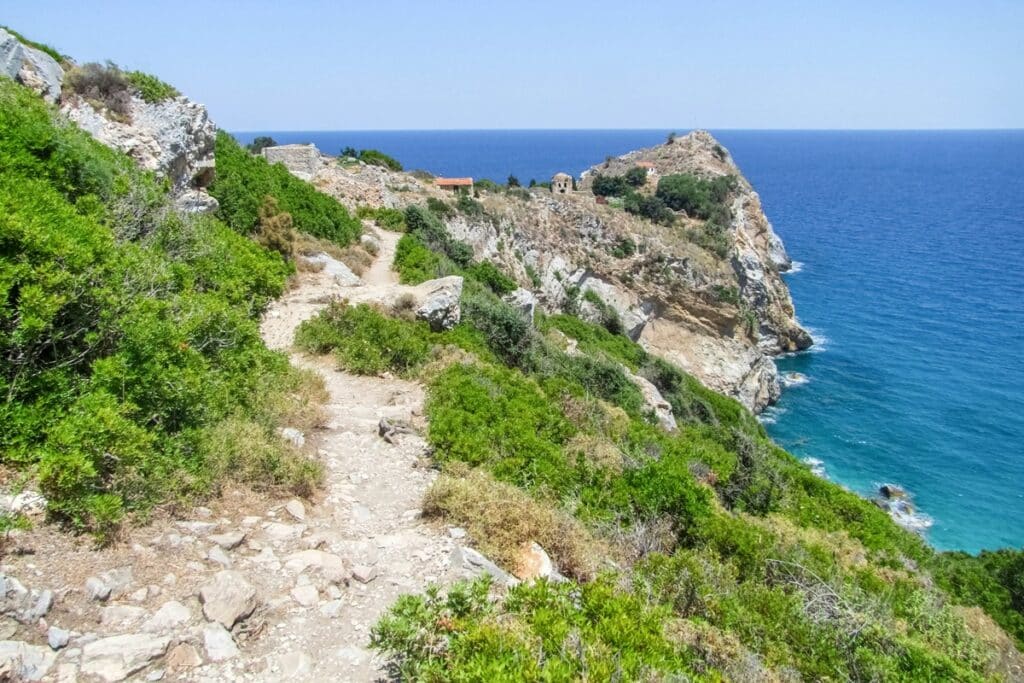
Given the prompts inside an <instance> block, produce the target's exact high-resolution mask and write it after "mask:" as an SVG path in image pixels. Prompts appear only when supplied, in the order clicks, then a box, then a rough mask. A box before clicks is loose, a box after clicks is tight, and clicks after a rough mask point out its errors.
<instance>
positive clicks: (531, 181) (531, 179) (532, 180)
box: [530, 178, 575, 189]
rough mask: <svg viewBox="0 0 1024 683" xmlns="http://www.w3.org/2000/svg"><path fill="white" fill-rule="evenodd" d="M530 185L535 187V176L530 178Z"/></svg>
mask: <svg viewBox="0 0 1024 683" xmlns="http://www.w3.org/2000/svg"><path fill="white" fill-rule="evenodd" d="M574 182H575V181H574ZM530 187H537V179H536V178H530ZM573 189H575V188H573Z"/></svg>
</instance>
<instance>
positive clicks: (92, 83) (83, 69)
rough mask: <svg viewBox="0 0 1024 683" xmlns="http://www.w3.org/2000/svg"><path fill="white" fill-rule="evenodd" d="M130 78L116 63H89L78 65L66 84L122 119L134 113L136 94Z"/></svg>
mask: <svg viewBox="0 0 1024 683" xmlns="http://www.w3.org/2000/svg"><path fill="white" fill-rule="evenodd" d="M129 86H130V84H129V81H128V78H127V77H126V76H125V74H124V72H123V71H121V69H119V68H118V67H117V65H116V64H114V63H113V62H107V63H106V64H99V63H97V62H89V63H87V64H82V65H81V66H76V67H75V68H73V69H71V70H70V71H68V72H67V74H65V76H64V87H65V89H67V90H68V91H70V92H73V93H75V94H76V95H80V96H81V97H82V98H84V99H85V100H86V101H88V102H89V103H90V104H92V105H93V106H95V107H99V108H102V109H106V110H107V111H108V112H109V113H110V115H111V116H113V117H114V118H116V119H118V120H126V119H127V117H128V115H129V114H130V112H131V101H132V93H131V89H130V87H129Z"/></svg>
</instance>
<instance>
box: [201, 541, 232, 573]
mask: <svg viewBox="0 0 1024 683" xmlns="http://www.w3.org/2000/svg"><path fill="white" fill-rule="evenodd" d="M206 559H207V560H209V561H210V562H216V563H217V564H219V565H220V566H222V567H224V568H225V569H227V568H228V567H230V566H231V558H230V557H228V555H227V553H225V552H224V550H223V549H222V548H221V547H220V546H217V545H215V546H213V547H212V548H210V549H209V550H208V551H207V552H206Z"/></svg>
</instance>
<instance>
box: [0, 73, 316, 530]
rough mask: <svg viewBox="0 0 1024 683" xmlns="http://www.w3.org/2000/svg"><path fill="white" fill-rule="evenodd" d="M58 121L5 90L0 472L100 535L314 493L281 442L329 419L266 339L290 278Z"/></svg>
mask: <svg viewBox="0 0 1024 683" xmlns="http://www.w3.org/2000/svg"><path fill="white" fill-rule="evenodd" d="M52 116H53V115H52V114H51V111H50V110H49V109H47V107H46V106H45V105H44V104H43V103H42V101H40V100H39V99H38V98H36V97H35V96H34V95H33V94H32V93H31V92H30V91H28V90H27V89H25V88H22V87H21V86H19V85H16V84H14V83H13V82H11V81H0V245H2V249H0V253H2V255H3V258H2V259H0V292H2V294H3V295H2V296H0V302H2V303H0V357H2V358H3V363H2V364H0V393H2V395H3V396H4V398H3V401H2V402H0V420H2V421H3V424H4V429H3V430H2V433H0V452H2V453H3V463H4V465H5V466H7V467H16V468H23V469H25V470H26V471H27V473H28V475H29V476H33V475H34V476H36V477H37V478H38V483H39V486H40V488H41V490H42V492H43V494H44V495H45V496H46V497H47V499H48V508H47V509H48V512H49V514H50V516H51V517H52V518H53V519H56V520H58V521H61V522H65V523H67V524H68V525H69V526H71V527H72V528H74V529H80V530H89V531H93V532H95V533H96V534H97V535H98V536H99V537H100V538H108V537H109V535H110V534H111V533H112V532H113V531H114V530H115V529H116V528H117V525H118V524H119V523H120V522H121V521H122V520H123V519H124V518H125V517H126V516H127V515H137V514H144V513H146V511H148V510H149V509H151V508H152V506H154V505H158V504H161V503H166V502H174V501H181V500H189V499H192V498H194V497H196V496H202V495H206V494H208V493H211V492H213V491H215V490H216V489H217V487H218V486H219V485H220V482H222V481H223V480H225V479H226V478H233V477H237V478H247V479H250V480H251V482H252V483H253V484H255V485H256V486H261V487H269V486H287V487H290V488H292V489H293V490H296V491H300V492H308V491H309V489H310V487H311V485H312V483H313V482H314V481H315V479H316V476H317V468H316V467H314V466H312V465H310V464H309V463H308V461H305V460H304V458H303V457H301V456H300V455H299V454H298V453H297V452H293V451H292V450H290V448H289V447H288V446H287V445H286V444H285V443H284V442H283V441H282V440H281V439H280V438H278V437H277V436H276V434H275V433H274V429H275V428H276V427H277V426H278V424H280V422H281V421H282V420H289V421H292V422H293V423H294V424H296V426H299V427H308V426H310V425H311V424H312V423H313V422H314V421H315V420H316V419H317V418H316V416H315V413H316V410H315V407H313V406H311V405H309V404H308V402H307V401H305V400H304V399H300V398H298V396H299V395H300V394H301V393H303V392H304V391H306V390H308V389H309V388H310V387H311V386H312V384H311V381H310V379H309V378H308V377H306V376H304V375H302V374H301V373H298V371H295V370H293V369H292V368H291V367H290V366H289V365H288V362H287V359H286V358H285V357H284V356H283V355H281V354H277V353H272V352H270V351H268V350H267V349H266V347H265V346H263V344H262V342H261V340H260V337H259V333H258V327H257V316H258V315H259V313H260V312H261V311H262V310H263V307H264V306H265V305H266V304H267V302H268V301H269V300H270V299H271V298H272V297H275V296H277V295H279V294H280V293H281V291H282V289H283V286H284V281H285V278H286V276H287V275H288V274H289V272H290V267H289V265H288V264H287V263H286V262H285V261H284V260H283V259H282V258H281V257H280V256H279V255H278V254H275V253H273V252H270V251H267V250H265V249H263V248H261V247H260V246H259V245H257V244H256V243H255V242H253V241H251V240H249V239H247V238H245V237H243V236H241V235H239V234H237V232H235V231H234V230H232V229H231V228H230V227H228V226H226V225H224V224H223V223H221V222H219V221H217V220H215V219H212V218H209V217H183V216H179V215H178V214H177V213H175V212H174V211H173V210H172V209H171V208H170V199H169V198H168V197H167V196H166V194H165V189H164V186H163V184H161V183H158V182H157V181H156V180H155V179H154V178H153V177H152V176H151V175H148V174H144V173H142V172H140V171H138V170H137V169H136V168H135V166H134V164H133V163H132V161H131V160H130V159H128V158H127V157H126V156H124V155H121V154H118V153H115V152H113V151H111V150H109V149H108V148H106V147H104V146H102V145H100V144H99V143H97V142H95V141H94V140H93V139H92V138H91V137H89V136H88V135H87V134H85V133H83V132H81V131H79V130H78V129H77V128H75V127H73V126H69V125H67V124H65V123H59V122H57V121H55V120H54V119H53V118H52ZM299 390H302V391H299ZM229 435H230V436H229ZM227 443H232V444H233V447H232V448H231V449H230V450H228V451H225V450H224V449H223V447H224V446H225V444H227Z"/></svg>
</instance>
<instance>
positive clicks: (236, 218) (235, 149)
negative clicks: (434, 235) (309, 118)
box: [210, 131, 362, 246]
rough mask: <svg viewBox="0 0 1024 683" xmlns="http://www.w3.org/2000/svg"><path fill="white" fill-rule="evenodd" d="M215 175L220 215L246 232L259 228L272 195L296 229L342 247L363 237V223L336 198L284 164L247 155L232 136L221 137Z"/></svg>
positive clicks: (214, 192) (222, 134) (214, 191)
mask: <svg viewBox="0 0 1024 683" xmlns="http://www.w3.org/2000/svg"><path fill="white" fill-rule="evenodd" d="M216 158H217V169H216V170H217V176H216V180H214V182H213V184H212V185H211V186H210V194H211V195H213V196H214V197H215V198H216V199H217V201H218V202H220V209H219V211H218V215H219V216H220V217H221V219H223V220H224V222H225V223H227V224H228V225H230V226H231V227H233V228H235V229H236V230H238V231H239V232H241V233H242V234H245V235H248V234H251V233H253V232H254V231H255V230H256V229H257V228H258V227H259V221H260V207H261V206H263V203H264V201H265V200H266V197H268V196H270V197H273V198H274V199H275V200H276V201H277V204H278V208H279V209H280V210H281V211H284V212H287V213H288V214H289V215H291V217H292V221H293V224H294V227H295V229H296V230H299V231H301V232H305V233H308V234H310V235H313V236H314V237H319V238H321V239H325V240H328V241H330V242H333V243H335V244H337V245H340V246H345V245H346V244H348V243H350V242H352V241H353V240H355V239H356V238H358V237H359V234H360V233H361V231H362V227H361V225H360V223H359V221H358V220H357V219H356V218H355V217H353V216H351V215H350V214H349V212H348V211H347V210H346V209H345V207H344V206H342V205H341V204H340V203H338V201H337V200H336V199H334V198H333V197H329V196H327V195H325V194H323V193H322V192H319V191H317V190H316V189H315V188H314V187H313V186H312V185H310V184H309V183H307V182H305V181H302V180H299V179H298V178H296V177H295V176H293V175H292V174H291V173H289V172H288V170H287V169H286V168H285V167H284V166H283V165H281V164H268V163H267V161H266V160H265V159H263V158H262V157H258V156H253V155H251V154H249V153H248V152H247V151H246V150H245V149H243V148H242V147H241V146H240V145H239V144H238V142H236V141H235V139H234V138H233V137H231V135H229V134H228V133H226V132H224V131H219V132H218V133H217V144H216Z"/></svg>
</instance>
